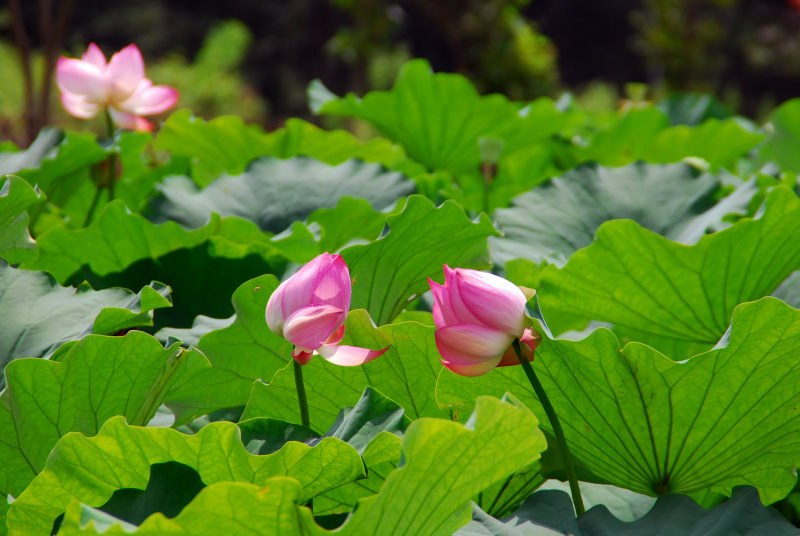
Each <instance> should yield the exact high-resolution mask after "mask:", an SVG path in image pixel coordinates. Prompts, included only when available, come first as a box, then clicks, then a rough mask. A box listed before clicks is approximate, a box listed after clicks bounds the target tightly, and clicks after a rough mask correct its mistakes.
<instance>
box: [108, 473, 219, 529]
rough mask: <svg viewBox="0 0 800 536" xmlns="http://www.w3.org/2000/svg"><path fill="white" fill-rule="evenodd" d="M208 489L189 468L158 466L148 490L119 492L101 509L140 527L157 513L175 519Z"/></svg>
mask: <svg viewBox="0 0 800 536" xmlns="http://www.w3.org/2000/svg"><path fill="white" fill-rule="evenodd" d="M205 487H206V486H205V484H203V481H202V480H201V479H200V475H199V474H198V473H197V471H195V470H194V469H193V468H191V467H189V466H188V465H183V464H182V463H177V462H165V463H156V464H153V465H151V466H150V477H149V478H148V479H147V487H146V488H145V489H143V490H141V489H136V488H125V489H118V490H117V491H115V492H114V494H113V495H112V496H111V498H110V499H109V500H108V501H106V503H105V504H104V505H102V506H101V507H100V508H99V510H100V511H102V512H105V513H107V514H109V515H110V516H113V517H114V518H115V519H121V520H123V521H124V522H127V523H131V524H132V525H140V524H141V523H142V521H144V520H145V519H147V518H148V517H150V516H151V515H153V514H155V513H156V512H158V513H161V514H163V515H164V516H165V517H168V518H173V517H175V516H177V515H178V514H180V513H181V511H182V510H183V509H184V508H185V507H186V506H187V505H188V504H189V503H190V502H192V499H194V498H195V497H196V496H197V494H198V493H200V492H201V491H202V490H203V488H205Z"/></svg>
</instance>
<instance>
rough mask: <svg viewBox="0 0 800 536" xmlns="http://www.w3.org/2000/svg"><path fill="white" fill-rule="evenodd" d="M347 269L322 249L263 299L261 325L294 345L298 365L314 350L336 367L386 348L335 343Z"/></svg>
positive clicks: (345, 307)
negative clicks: (263, 312)
mask: <svg viewBox="0 0 800 536" xmlns="http://www.w3.org/2000/svg"><path fill="white" fill-rule="evenodd" d="M351 294H352V286H351V282H350V271H349V270H348V268H347V264H345V262H344V259H342V257H341V256H339V255H330V254H329V253H323V254H322V255H319V256H318V257H316V258H315V259H313V260H312V261H311V262H309V263H308V264H306V265H305V266H303V267H302V268H301V269H300V270H299V271H298V272H297V273H296V274H294V275H293V276H292V277H290V278H289V279H287V280H286V281H284V282H283V283H281V284H280V286H279V287H278V288H277V289H276V290H275V292H273V293H272V296H270V298H269V302H268V303H267V312H266V317H267V325H268V326H269V329H271V330H272V332H273V333H275V334H276V335H279V336H281V337H283V338H285V339H286V340H287V341H289V342H290V343H292V344H293V345H294V350H293V351H292V357H293V358H294V359H295V360H296V361H297V362H298V363H300V364H301V365H305V364H307V363H308V362H309V361H310V360H311V357H312V355H315V354H318V355H321V356H322V357H324V358H325V359H327V360H328V361H330V362H331V363H334V364H336V365H342V366H356V365H363V364H364V363H367V362H369V361H372V360H373V359H375V358H377V357H378V356H380V355H381V354H383V353H384V352H386V350H388V347H387V348H384V349H383V350H368V349H366V348H359V347H356V346H343V345H339V342H341V340H342V337H344V321H345V320H346V319H347V312H348V311H349V310H350V295H351Z"/></svg>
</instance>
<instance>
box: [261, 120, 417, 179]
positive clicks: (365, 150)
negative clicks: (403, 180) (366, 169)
mask: <svg viewBox="0 0 800 536" xmlns="http://www.w3.org/2000/svg"><path fill="white" fill-rule="evenodd" d="M267 137H268V138H269V143H270V149H269V154H270V155H272V156H276V157H278V158H292V157H294V156H300V155H303V156H310V157H312V158H315V159H317V160H320V161H322V162H325V163H326V164H330V165H333V166H335V165H338V164H342V163H344V162H345V161H347V160H349V159H351V158H357V159H359V160H363V161H365V162H377V163H379V164H381V165H383V166H384V167H386V168H388V169H392V170H395V171H400V172H402V173H403V174H405V175H406V176H408V177H416V176H417V175H420V174H423V173H425V167H424V166H422V165H420V164H418V163H416V162H414V161H413V160H411V159H409V158H408V157H407V156H406V154H405V152H404V151H403V148H402V147H400V146H398V145H395V144H393V143H392V142H391V141H389V140H387V139H385V138H373V139H371V140H369V141H368V142H365V143H364V142H361V141H359V140H358V138H356V137H355V136H353V135H352V134H351V133H350V132H348V131H346V130H333V131H327V130H323V129H321V128H319V127H317V126H316V125H312V124H311V123H308V122H306V121H303V120H302V119H296V118H292V119H288V120H287V121H286V126H285V127H284V128H280V129H278V130H276V131H274V132H270V133H269V134H268V135H267Z"/></svg>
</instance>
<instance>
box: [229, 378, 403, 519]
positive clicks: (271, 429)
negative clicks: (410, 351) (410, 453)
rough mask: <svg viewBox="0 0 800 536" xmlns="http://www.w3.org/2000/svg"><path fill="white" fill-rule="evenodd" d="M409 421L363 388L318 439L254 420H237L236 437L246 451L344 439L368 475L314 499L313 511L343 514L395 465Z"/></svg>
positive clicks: (303, 431)
mask: <svg viewBox="0 0 800 536" xmlns="http://www.w3.org/2000/svg"><path fill="white" fill-rule="evenodd" d="M409 424H411V420H410V419H409V418H408V417H406V416H405V415H404V411H403V408H401V407H400V406H398V405H397V404H396V403H395V402H393V401H392V400H389V399H388V398H386V397H385V396H383V395H382V394H380V393H379V392H378V391H375V390H374V389H372V388H371V387H367V388H366V389H365V390H364V393H363V394H362V395H361V398H360V399H359V401H358V403H357V404H356V405H355V407H351V406H347V407H345V408H343V409H342V410H341V411H340V412H339V415H338V416H337V418H336V421H335V422H334V424H333V426H332V427H331V428H330V429H329V430H328V431H327V432H325V434H324V435H323V436H322V438H319V437H317V434H315V433H314V432H313V431H312V430H310V429H308V428H305V427H303V426H299V425H295V424H291V423H287V422H285V421H276V420H274V419H265V418H255V419H248V420H245V421H242V422H240V423H239V428H241V429H242V441H243V442H244V444H245V447H246V448H247V450H248V452H250V453H251V454H270V453H272V452H275V451H276V450H278V449H279V448H280V447H281V446H283V445H284V444H285V443H286V441H301V442H303V443H307V444H309V445H311V446H313V445H315V444H316V443H318V442H319V441H320V440H321V439H324V438H326V437H335V438H337V439H341V440H342V441H346V442H347V443H348V444H349V445H351V446H352V447H353V448H354V449H356V451H357V452H358V453H359V454H360V455H361V457H362V459H363V460H364V465H365V466H366V468H367V475H369V478H367V479H362V480H357V481H355V482H351V483H349V484H345V485H343V486H339V487H338V488H336V489H333V490H331V491H329V492H327V493H325V494H323V495H321V496H319V497H316V498H315V499H314V514H315V515H328V514H335V513H341V512H349V511H350V510H351V509H352V508H353V507H354V506H355V504H356V502H357V501H358V499H360V498H362V497H367V496H369V495H374V494H376V493H378V491H380V488H381V485H382V484H383V482H384V481H385V480H386V477H387V475H388V474H389V473H391V472H392V471H394V470H395V469H396V468H397V464H398V462H399V460H400V454H401V451H402V445H401V440H400V437H402V435H403V432H404V431H405V430H406V428H408V426H409Z"/></svg>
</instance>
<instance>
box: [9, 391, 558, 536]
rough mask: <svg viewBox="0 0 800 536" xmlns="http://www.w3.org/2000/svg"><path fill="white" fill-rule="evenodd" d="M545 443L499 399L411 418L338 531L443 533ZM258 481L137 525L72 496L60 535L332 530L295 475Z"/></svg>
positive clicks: (348, 535)
mask: <svg viewBox="0 0 800 536" xmlns="http://www.w3.org/2000/svg"><path fill="white" fill-rule="evenodd" d="M545 446H546V444H545V440H544V437H542V434H541V432H539V430H538V429H537V427H536V418H535V417H534V416H533V415H532V414H531V413H530V412H529V411H527V410H526V409H524V408H517V407H514V406H513V405H511V404H508V403H505V402H501V401H499V400H496V399H490V398H482V399H481V400H479V401H478V404H477V407H476V411H475V414H473V416H472V417H471V418H470V419H469V420H468V422H467V424H466V425H462V424H459V423H455V422H450V421H446V420H440V419H420V420H418V421H415V422H414V423H413V424H412V425H411V426H410V427H409V429H408V432H407V434H406V436H405V437H404V439H403V457H404V459H405V463H404V465H403V466H402V467H401V468H399V469H397V470H396V471H394V472H392V473H391V475H389V478H388V479H387V480H386V483H385V484H384V485H383V487H382V488H381V491H380V493H379V494H377V495H375V496H373V497H368V498H365V499H362V500H360V501H359V505H358V508H357V510H356V511H355V512H354V513H353V514H352V515H351V516H350V517H349V519H348V521H347V522H346V523H345V525H344V526H343V527H342V528H340V529H339V530H337V531H336V534H341V535H342V536H378V535H381V536H384V535H387V536H388V535H391V536H421V535H423V534H424V535H425V536H449V535H450V534H452V533H453V532H454V531H455V530H457V529H458V528H459V527H461V526H462V525H464V524H466V523H467V522H468V521H469V519H470V510H471V509H470V502H469V499H470V497H471V496H472V494H474V493H476V492H477V491H478V490H480V489H481V488H483V487H486V486H487V485H488V484H489V483H491V482H493V481H496V480H500V479H502V478H503V477H505V476H506V475H508V474H509V473H511V472H513V471H515V470H518V469H520V468H522V467H524V466H526V465H530V464H531V463H533V462H535V460H536V459H537V458H538V456H539V455H540V453H541V451H542V449H544V447H545ZM465 460H469V462H470V463H469V464H465V463H464V462H465ZM263 485H264V488H263V489H259V487H257V486H253V485H250V484H243V483H228V482H223V483H216V484H211V485H209V486H208V487H206V488H204V489H203V490H202V491H201V492H200V493H199V494H198V496H197V497H196V498H195V499H194V501H192V502H191V503H190V504H189V505H188V506H187V507H186V508H184V510H183V512H181V513H180V514H179V515H178V516H177V517H175V518H174V519H173V520H169V519H167V518H165V517H164V516H163V515H159V514H156V515H154V516H151V517H150V518H149V519H147V520H146V521H145V522H144V523H142V525H141V526H140V527H139V528H138V530H137V529H136V528H135V527H133V526H131V525H129V524H127V525H126V524H124V523H123V522H120V520H117V519H113V518H111V516H108V515H107V514H105V513H104V512H100V511H98V510H96V509H92V508H89V507H87V506H85V505H81V504H79V503H78V501H73V502H72V503H70V504H69V506H68V508H67V512H66V515H65V518H64V522H63V523H62V526H61V527H62V528H61V532H60V533H59V534H100V533H102V534H106V535H109V536H111V535H122V534H128V533H134V534H153V535H155V534H165V533H167V534H169V533H177V534H196V535H198V536H201V535H202V536H216V535H220V536H222V535H227V534H231V533H236V534H246V535H253V536H260V535H263V534H278V533H280V534H281V535H285V536H301V535H305V536H323V535H325V534H330V532H329V531H326V530H324V529H322V528H320V527H319V526H317V525H316V524H315V523H314V521H313V518H312V516H311V512H310V511H309V510H308V509H307V508H303V507H298V506H297V504H298V503H300V502H301V501H302V497H304V496H305V494H304V493H302V492H301V487H300V485H299V484H298V483H297V481H294V480H292V479H289V478H271V479H269V480H267V481H266V482H265V483H263ZM15 504H16V503H15ZM15 510H16V506H14V507H12V512H11V514H12V516H14V515H15V514H16V512H15ZM9 528H10V533H11V534H12V535H14V536H22V535H33V534H39V533H41V532H32V531H30V530H27V527H24V526H22V524H21V523H19V522H18V521H17V520H16V519H15V518H13V517H12V519H11V520H10V523H9ZM48 529H49V528H48Z"/></svg>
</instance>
